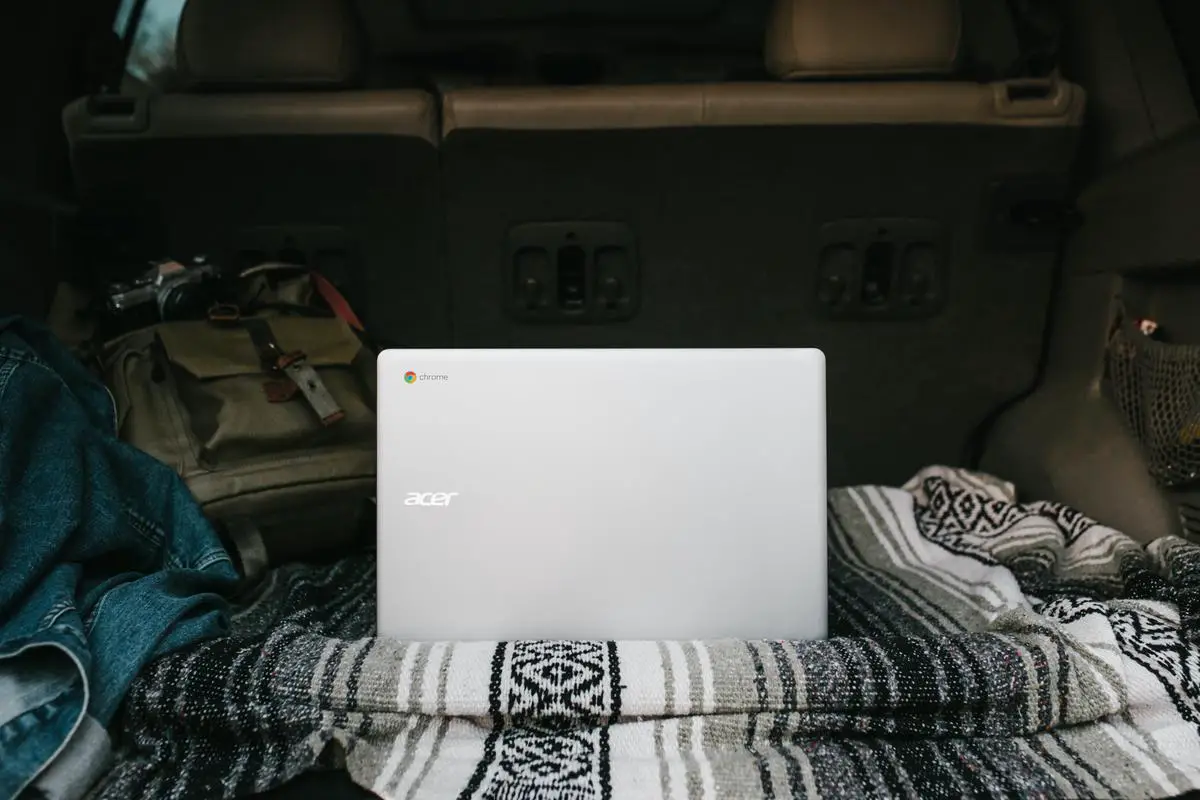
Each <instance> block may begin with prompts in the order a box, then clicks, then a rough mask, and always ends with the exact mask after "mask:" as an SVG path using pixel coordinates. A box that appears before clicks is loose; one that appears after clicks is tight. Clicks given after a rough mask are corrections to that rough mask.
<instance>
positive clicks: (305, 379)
mask: <svg viewBox="0 0 1200 800" xmlns="http://www.w3.org/2000/svg"><path fill="white" fill-rule="evenodd" d="M241 323H242V327H244V328H245V329H246V332H247V333H249V334H250V340H251V341H252V342H253V343H254V349H255V350H257V351H258V357H259V359H260V360H261V361H262V366H263V371H264V372H266V373H268V374H274V375H281V376H282V377H283V378H285V379H286V380H287V381H288V382H289V383H290V386H288V385H286V384H285V385H284V386H280V385H279V384H278V383H271V382H268V383H267V384H266V385H265V386H264V387H263V389H264V391H266V393H267V397H268V398H269V399H270V400H271V402H277V403H278V402H286V401H287V400H290V399H291V398H292V397H293V396H294V395H295V392H296V391H298V392H299V393H300V394H302V395H304V399H305V400H307V401H308V404H309V405H310V406H312V409H313V411H315V412H316V413H317V418H318V419H320V420H321V424H322V425H326V426H328V425H333V424H334V423H336V422H340V421H341V420H342V419H343V418H344V417H345V416H346V412H345V411H343V410H342V407H341V406H339V405H338V402H337V400H335V399H334V397H333V395H332V394H330V393H329V389H328V387H326V386H325V382H324V381H322V380H321V376H320V375H318V374H317V371H316V370H315V369H313V368H312V367H311V366H310V365H309V364H308V363H307V361H306V358H305V355H304V353H302V352H300V351H295V352H291V353H288V352H285V351H284V350H283V348H282V347H280V346H279V342H277V341H276V340H275V334H274V333H273V332H272V331H271V325H270V324H269V323H268V322H267V321H266V320H265V319H260V318H256V317H248V318H246V319H243V320H242V321H241ZM291 386H294V387H295V391H292V390H291V388H290V387H291Z"/></svg>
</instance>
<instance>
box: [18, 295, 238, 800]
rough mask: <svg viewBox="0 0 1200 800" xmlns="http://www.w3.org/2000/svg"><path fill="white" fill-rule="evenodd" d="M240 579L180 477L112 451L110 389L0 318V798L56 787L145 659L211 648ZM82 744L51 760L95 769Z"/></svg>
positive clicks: (134, 454)
mask: <svg viewBox="0 0 1200 800" xmlns="http://www.w3.org/2000/svg"><path fill="white" fill-rule="evenodd" d="M237 577H238V576H237V572H236V570H235V568H234V566H233V564H232V562H231V561H230V558H229V556H228V554H227V553H226V551H225V549H224V547H223V546H222V545H221V542H220V540H219V539H218V537H217V535H216V534H215V532H214V531H213V529H212V527H211V526H210V525H209V523H208V521H207V520H206V519H205V517H204V516H203V514H202V512H201V510H200V508H199V507H198V506H197V504H196V503H195V501H194V500H193V499H192V497H191V495H190V494H189V493H188V490H187V488H186V487H185V486H184V485H183V483H182V482H181V481H180V479H179V478H178V476H177V475H176V474H175V473H174V472H173V471H172V470H171V469H170V468H169V467H167V466H166V465H164V464H161V463H159V462H158V461H156V460H155V459H153V458H151V457H150V456H148V455H146V454H144V453H142V452H141V451H139V450H136V449H134V448H132V447H130V446H128V445H126V444H124V443H122V442H120V441H119V440H118V439H117V438H116V415H115V409H114V407H113V402H112V397H111V395H110V394H109V393H108V391H107V389H105V387H104V386H103V385H102V384H101V383H100V382H99V381H97V380H96V379H95V378H94V377H93V376H92V375H91V374H90V373H89V372H88V371H87V370H86V369H85V368H84V367H83V365H82V364H80V363H79V362H78V361H77V360H76V359H75V358H74V356H73V355H72V354H71V352H70V351H69V350H67V349H66V348H65V347H64V346H63V345H62V344H61V343H59V342H58V341H57V340H56V339H55V338H54V337H53V336H52V335H51V334H50V333H49V332H48V331H46V330H45V329H43V328H42V327H40V326H39V325H37V324H35V323H32V322H30V321H28V320H25V319H22V318H19V317H9V318H0V798H7V797H12V796H15V795H16V794H17V793H18V792H20V791H21V790H22V788H23V787H25V786H27V785H29V784H30V782H31V781H32V780H33V779H34V777H35V776H37V775H38V774H39V773H40V772H41V771H42V770H43V769H45V768H46V767H47V766H48V765H49V764H50V763H51V762H52V761H54V762H55V763H54V769H55V770H56V771H59V772H60V773H61V772H62V770H61V769H60V766H61V763H62V760H58V761H55V759H56V757H57V756H58V755H59V753H60V752H62V751H64V748H65V747H66V744H67V743H68V741H69V740H72V737H73V736H75V732H76V730H77V729H78V728H80V726H83V727H84V728H89V726H90V729H92V730H99V728H98V727H97V726H96V725H95V723H99V725H100V726H103V727H107V726H108V724H109V723H110V721H111V720H112V718H113V716H114V714H115V713H116V711H117V708H118V706H119V705H120V703H121V700H122V698H123V697H124V695H125V692H126V690H127V688H128V686H129V684H130V682H131V681H132V680H133V678H134V677H135V676H136V675H137V673H138V672H139V671H140V670H141V668H142V667H143V665H145V664H146V663H147V662H148V661H149V660H151V659H153V658H155V657H156V656H159V655H162V654H164V653H167V652H169V651H172V650H175V649H177V648H180V647H182V646H184V645H188V644H191V643H193V642H196V641H199V640H201V639H204V638H208V637H211V636H215V635H218V634H220V633H222V632H223V631H224V630H225V627H226V623H227V616H226V607H225V604H224V601H223V600H222V598H221V595H222V594H226V593H228V592H229V591H231V590H232V589H233V588H234V586H235V584H236V581H237ZM88 717H90V718H91V719H90V720H89V719H87V718H88ZM81 730H82V729H81ZM85 738H87V737H84V736H82V734H81V735H78V736H75V738H74V740H73V741H72V748H71V749H70V750H67V751H66V754H65V755H64V757H63V758H64V759H67V758H82V759H84V760H87V759H88V758H90V759H91V762H92V763H94V762H95V753H92V754H91V755H90V756H89V755H88V754H86V753H83V754H80V753H79V752H78V751H79V749H80V747H79V746H78V743H79V741H80V740H82V739H85ZM101 738H103V737H101ZM93 749H94V748H93ZM86 788H87V787H79V790H80V791H82V790H84V789H86Z"/></svg>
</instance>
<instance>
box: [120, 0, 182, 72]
mask: <svg viewBox="0 0 1200 800" xmlns="http://www.w3.org/2000/svg"><path fill="white" fill-rule="evenodd" d="M184 2H186V0H146V4H145V6H144V7H143V9H142V15H141V18H140V19H139V20H137V30H136V31H135V32H134V35H133V44H132V47H131V48H130V50H129V58H128V60H127V61H126V62H125V80H124V83H123V86H122V89H123V90H124V91H127V92H138V91H163V90H164V89H167V88H169V87H170V85H171V82H172V80H173V79H174V76H175V31H176V29H177V28H178V27H179V15H180V14H181V13H182V12H183V4H184ZM136 6H137V0H121V6H120V8H119V9H118V10H117V17H116V19H115V20H114V23H113V29H114V30H115V31H116V32H117V35H119V36H121V37H122V38H124V37H125V36H126V34H127V33H128V31H129V25H130V22H131V20H130V17H131V16H132V14H133V9H134V8H135V7H136Z"/></svg>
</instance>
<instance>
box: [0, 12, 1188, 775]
mask: <svg viewBox="0 0 1200 800" xmlns="http://www.w3.org/2000/svg"><path fill="white" fill-rule="evenodd" d="M25 13H26V14H28V15H30V17H31V21H30V22H28V23H27V22H22V23H21V24H20V26H15V25H14V26H7V30H6V32H5V33H6V35H5V37H4V38H5V39H6V40H8V41H7V42H6V46H5V49H6V50H7V51H8V52H9V53H10V54H21V55H20V58H19V59H17V60H15V61H14V62H13V63H14V67H13V71H11V72H10V75H13V76H14V77H15V76H17V75H20V78H19V79H18V80H16V81H14V82H13V83H12V84H10V90H9V91H10V92H11V94H10V97H9V103H8V106H9V109H8V112H7V117H8V119H9V120H10V121H9V122H7V123H6V124H5V125H4V127H3V131H2V135H3V136H5V137H6V138H5V139H4V145H3V147H2V148H0V152H2V153H3V156H2V157H3V162H4V164H5V171H4V174H3V176H0V177H2V183H0V185H2V186H3V191H0V206H3V208H4V212H3V214H2V215H0V231H2V232H3V233H2V235H0V247H2V248H3V250H2V251H0V252H2V253H3V257H2V258H0V310H3V311H4V312H19V313H23V314H27V315H29V316H33V317H35V318H40V319H52V318H53V317H54V313H55V312H54V306H55V303H56V302H57V301H58V300H61V297H62V287H63V286H64V285H72V284H73V285H79V286H86V287H95V286H98V285H103V284H105V283H106V282H112V281H116V280H121V279H125V278H128V277H130V276H131V275H134V274H136V273H140V272H142V271H144V270H145V265H146V264H147V263H148V262H150V261H152V260H154V259H156V258H161V257H165V256H169V257H172V258H185V257H189V258H190V257H192V256H195V255H198V254H203V255H205V256H207V257H208V258H209V259H211V260H213V261H215V262H219V263H225V264H236V265H241V266H246V267H249V266H253V265H254V264H258V263H262V262H270V261H279V262H286V263H293V264H302V265H306V266H310V267H312V268H313V269H316V270H318V271H319V272H320V273H321V274H322V275H325V276H326V277H327V278H328V279H329V280H330V281H331V282H332V283H334V284H335V285H336V286H337V287H338V289H339V290H340V291H341V292H342V294H343V295H344V296H345V297H346V298H347V299H348V300H349V302H350V304H351V305H353V307H354V308H355V309H356V310H357V311H358V313H359V314H360V315H361V316H362V318H363V321H364V323H365V324H366V326H367V328H368V329H369V330H371V332H372V334H373V335H374V336H376V337H377V338H378V339H379V340H380V341H382V342H385V343H387V344H388V345H389V346H395V347H454V348H464V347H466V348H511V347H522V348H523V347H569V348H575V347H604V348H608V347H617V348H620V347H655V348H660V347H661V348H688V347H815V348H819V349H821V350H822V351H823V352H824V354H825V357H826V362H827V369H828V373H827V391H828V399H827V415H828V416H827V420H828V423H827V424H828V481H829V485H830V486H831V487H832V486H843V485H857V484H882V485H899V484H902V483H903V482H904V481H905V480H907V479H908V478H909V477H910V476H911V475H913V474H914V473H915V472H916V471H917V470H919V469H921V468H922V467H924V466H926V465H930V464H941V465H948V466H961V467H967V468H971V469H979V470H982V471H985V472H987V473H990V474H993V475H997V476H1001V477H1003V478H1004V479H1005V480H1008V481H1011V482H1012V483H1013V484H1014V485H1015V486H1016V487H1017V490H1018V492H1019V495H1020V497H1021V498H1022V500H1051V501H1055V502H1060V503H1065V504H1067V505H1069V506H1071V507H1073V508H1076V509H1078V510H1080V511H1081V512H1083V513H1084V514H1086V515H1088V516H1089V517H1091V518H1093V519H1095V520H1098V521H1100V522H1102V523H1103V524H1105V525H1108V526H1111V527H1113V528H1115V529H1117V530H1120V531H1123V532H1125V533H1127V534H1128V535H1130V536H1131V537H1133V538H1135V539H1136V540H1138V541H1141V542H1150V541H1153V540H1155V539H1158V538H1159V537H1163V536H1168V535H1181V536H1191V537H1200V490H1197V489H1196V487H1197V484H1196V483H1195V482H1196V481H1197V479H1200V313H1197V309H1198V308H1200V280H1198V279H1197V272H1196V264H1197V263H1198V262H1200V226H1198V225H1197V224H1196V223H1195V221H1194V219H1193V213H1192V209H1193V206H1192V204H1191V201H1190V200H1188V196H1189V194H1190V193H1191V192H1194V191H1197V187H1198V186H1200V111H1198V108H1200V106H1198V98H1200V8H1198V7H1196V6H1195V4H1194V3H1188V2H1185V0H1152V1H1151V0H1013V1H1012V2H1005V3H1000V2H994V0H905V2H887V1H885V0H836V1H835V0H807V2H779V3H776V2H772V1H771V0H737V1H736V2H735V1H734V0H638V2H631V1H630V2H627V1H626V0H620V2H618V1H617V0H604V2H600V1H599V0H595V1H593V0H576V2H572V3H562V2H549V0H496V1H495V2H490V3H487V4H476V3H469V2H463V1H462V0H355V1H354V2H347V3H334V2H326V1H324V0H256V1H255V2H253V3H250V2H246V0H185V1H183V2H181V1H180V0H123V2H121V3H119V4H118V3H117V2H115V0H105V2H98V3H84V2H81V0H54V1H53V2H47V3H43V4H37V5H33V6H30V7H28V8H26V9H25ZM18 27H19V30H18ZM18 61H19V62H20V66H19V67H18V66H16V64H17V62H18ZM1147 326H1149V327H1147ZM1151 334H1153V338H1154V340H1155V347H1154V348H1152V349H1150V350H1147V349H1145V348H1142V347H1139V346H1137V345H1138V343H1137V342H1136V341H1135V339H1136V337H1139V336H1145V335H1151ZM1189 426H1191V427H1189ZM1181 431H1183V433H1181ZM292 792H294V793H295V794H291V793H292ZM313 792H317V793H320V794H321V796H327V797H334V796H342V795H340V794H338V793H340V792H344V793H345V796H347V797H351V796H360V795H362V796H368V795H367V793H365V792H364V791H363V790H360V789H358V788H357V787H354V786H353V785H350V784H345V783H344V782H341V781H340V779H338V778H337V777H336V776H329V775H311V776H305V777H303V778H301V779H299V780H298V781H296V782H295V783H294V784H292V785H290V786H287V787H284V788H283V789H280V790H277V791H276V792H275V793H274V795H273V796H277V797H287V796H308V794H311V793H313Z"/></svg>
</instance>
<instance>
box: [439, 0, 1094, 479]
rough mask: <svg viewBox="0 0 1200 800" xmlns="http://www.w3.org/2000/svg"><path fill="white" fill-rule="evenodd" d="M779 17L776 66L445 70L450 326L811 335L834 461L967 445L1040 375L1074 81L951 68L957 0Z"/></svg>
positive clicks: (546, 336)
mask: <svg viewBox="0 0 1200 800" xmlns="http://www.w3.org/2000/svg"><path fill="white" fill-rule="evenodd" d="M901 8H902V9H903V11H902V12H901V11H900V10H899V9H901ZM773 19H774V23H773V29H772V30H771V32H770V33H769V35H768V45H767V48H766V53H767V58H766V61H767V65H768V67H769V69H770V70H771V72H772V73H773V74H774V75H776V76H778V78H779V80H778V81H773V82H760V83H744V84H735V83H727V84H692V85H682V84H681V85H653V86H636V87H634V86H629V87H611V86H609V87H597V86H591V87H568V88H524V89H513V88H494V89H468V90H461V91H452V92H449V93H447V95H446V96H445V98H444V101H443V142H442V156H443V171H444V177H445V185H446V190H447V200H446V202H447V229H448V256H449V267H450V271H451V275H452V281H453V291H454V298H455V302H454V327H455V339H456V343H457V344H458V345H465V346H476V347H488V346H546V345H551V346H666V347H685V346H762V345H775V346H781V345H782V346H816V347H820V348H822V349H823V350H824V351H825V353H826V355H827V357H828V372H829V376H828V378H829V390H828V391H829V394H828V399H829V441H830V450H829V467H830V471H829V477H830V480H831V481H833V482H834V483H835V484H837V483H861V482H870V481H882V482H888V483H894V482H896V481H900V480H904V479H906V478H907V477H908V476H909V475H910V474H911V473H912V472H913V471H914V470H915V469H916V468H918V467H920V466H922V465H924V464H928V463H939V462H950V463H960V462H961V461H962V459H963V455H964V448H965V447H966V445H967V444H968V442H969V440H970V437H971V434H972V432H973V431H974V430H975V429H976V427H977V426H979V425H980V424H981V423H982V422H983V421H984V419H985V418H986V417H987V416H988V415H989V414H990V413H991V412H992V411H993V410H994V409H995V408H996V407H998V406H999V405H1001V404H1002V403H1004V402H1006V401H1007V400H1009V399H1010V398H1012V397H1013V396H1015V395H1018V394H1019V393H1021V392H1022V391H1024V390H1025V389H1027V388H1028V387H1030V386H1031V385H1032V383H1033V382H1034V380H1035V372H1036V369H1037V364H1038V360H1039V353H1040V346H1041V340H1042V334H1043V329H1044V326H1045V318H1046V310H1047V304H1048V299H1049V293H1050V290H1051V282H1052V277H1053V276H1052V273H1053V268H1054V263H1055V250H1056V247H1057V242H1058V238H1059V235H1058V231H1057V230H1056V229H1054V228H1053V226H1052V223H1053V219H1052V217H1053V216H1054V209H1055V203H1056V201H1058V200H1059V199H1060V198H1061V197H1062V196H1063V195H1064V194H1065V187H1066V181H1067V176H1068V171H1069V169H1070V166H1071V163H1072V160H1073V157H1074V153H1075V150H1076V144H1077V138H1078V136H1077V134H1078V130H1079V126H1080V124H1081V120H1082V108H1083V94H1082V92H1081V91H1080V90H1079V89H1078V87H1075V86H1072V85H1070V84H1068V83H1065V82H1062V81H1060V80H1054V79H1052V80H1047V81H1034V82H1026V83H1013V84H978V83H974V82H969V81H956V80H955V79H954V77H953V73H954V70H955V69H956V66H957V59H958V51H959V41H960V38H961V26H960V21H959V15H958V6H957V4H956V3H954V2H951V0H908V2H905V3H895V2H892V0H781V2H780V4H779V7H778V9H777V10H776V13H775V15H774V18H773ZM834 77H836V78H837V80H830V78H834ZM901 78H902V79H903V80H900V79H901ZM1039 215H1040V216H1039ZM1039 220H1040V221H1041V222H1043V223H1045V224H1043V225H1039Z"/></svg>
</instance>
